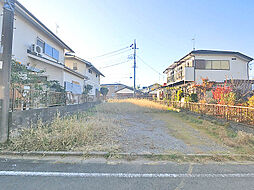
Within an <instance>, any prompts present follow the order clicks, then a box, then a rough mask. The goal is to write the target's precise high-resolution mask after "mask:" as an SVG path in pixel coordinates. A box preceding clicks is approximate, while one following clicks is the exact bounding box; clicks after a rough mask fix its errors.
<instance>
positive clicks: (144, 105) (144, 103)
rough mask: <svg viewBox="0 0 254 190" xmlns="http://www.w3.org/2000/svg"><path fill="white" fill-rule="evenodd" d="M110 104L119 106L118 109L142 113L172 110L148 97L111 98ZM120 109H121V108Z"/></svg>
mask: <svg viewBox="0 0 254 190" xmlns="http://www.w3.org/2000/svg"><path fill="white" fill-rule="evenodd" d="M108 102H109V103H113V104H108V105H109V106H115V107H117V108H118V111H125V112H141V113H144V112H146V113H151V112H163V111H164V112H165V111H168V110H171V108H169V107H168V106H166V105H162V104H159V103H156V102H153V101H150V100H147V99H135V98H130V99H110V100H108ZM119 109H120V110H119Z"/></svg>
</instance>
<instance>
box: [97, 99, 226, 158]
mask: <svg viewBox="0 0 254 190" xmlns="http://www.w3.org/2000/svg"><path fill="white" fill-rule="evenodd" d="M101 109H102V110H103V113H107V115H108V117H109V118H114V119H115V120H117V121H118V122H119V125H118V126H119V127H120V128H121V134H119V136H118V137H117V139H116V141H117V143H118V144H119V151H120V152H127V153H183V154H185V153H226V152H228V151H230V150H231V149H230V148H229V147H227V146H225V145H223V144H222V143H220V142H219V141H217V140H216V139H215V138H212V137H210V136H209V135H207V134H205V133H203V132H202V131H200V130H198V129H195V128H193V127H192V126H191V125H190V124H188V123H187V122H184V120H183V119H181V118H179V117H177V116H176V115H175V113H172V112H170V111H165V110H164V111H162V110H160V111H158V110H156V109H155V110H154V109H147V108H145V107H142V106H138V105H135V104H133V103H128V102H117V103H115V102H114V103H106V104H104V105H101V107H100V108H98V110H101Z"/></svg>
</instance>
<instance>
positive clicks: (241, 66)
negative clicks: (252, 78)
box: [195, 55, 248, 83]
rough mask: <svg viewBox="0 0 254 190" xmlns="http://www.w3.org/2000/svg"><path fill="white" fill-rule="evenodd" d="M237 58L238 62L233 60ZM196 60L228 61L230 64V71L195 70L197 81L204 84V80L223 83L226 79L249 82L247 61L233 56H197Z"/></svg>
mask: <svg viewBox="0 0 254 190" xmlns="http://www.w3.org/2000/svg"><path fill="white" fill-rule="evenodd" d="M232 58H236V60H232ZM195 59H205V60H228V61H229V63H230V68H229V70H200V69H195V81H196V82H197V83H202V78H206V77H207V78H208V79H209V80H210V81H216V82H223V81H224V80H226V79H241V80H248V71H247V61H245V60H243V59H241V58H239V57H236V56H234V55H231V56H219V55H196V56H195Z"/></svg>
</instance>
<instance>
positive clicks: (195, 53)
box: [163, 50, 253, 73]
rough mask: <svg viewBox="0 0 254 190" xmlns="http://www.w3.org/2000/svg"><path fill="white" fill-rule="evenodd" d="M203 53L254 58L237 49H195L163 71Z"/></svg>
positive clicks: (247, 58)
mask: <svg viewBox="0 0 254 190" xmlns="http://www.w3.org/2000/svg"><path fill="white" fill-rule="evenodd" d="M202 54H206V55H207V54H208V55H209V54H210V55H212V54H221V55H236V56H239V57H242V58H243V59H246V60H248V61H249V62H250V61H252V60H253V58H251V57H249V56H247V55H244V54H242V53H240V52H237V51H224V50H193V51H191V52H190V53H188V54H187V55H185V56H184V57H182V58H181V59H179V60H178V61H175V62H174V63H173V64H171V65H170V66H169V67H168V68H167V69H166V70H165V71H163V73H165V72H166V71H167V70H169V69H172V68H174V67H175V66H176V65H177V64H178V63H180V62H181V61H183V60H184V59H185V58H187V57H189V56H193V55H202Z"/></svg>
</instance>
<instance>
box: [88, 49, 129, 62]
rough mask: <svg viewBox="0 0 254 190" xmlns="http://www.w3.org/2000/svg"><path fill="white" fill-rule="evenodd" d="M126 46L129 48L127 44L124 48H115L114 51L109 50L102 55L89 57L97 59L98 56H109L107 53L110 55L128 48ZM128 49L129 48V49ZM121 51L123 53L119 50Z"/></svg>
mask: <svg viewBox="0 0 254 190" xmlns="http://www.w3.org/2000/svg"><path fill="white" fill-rule="evenodd" d="M128 48H130V47H129V46H127V47H124V48H121V49H118V50H115V51H111V52H108V53H105V54H102V55H98V56H95V57H92V58H90V59H98V58H101V57H105V56H109V55H111V54H114V53H117V52H120V51H122V50H125V49H128ZM129 50H130V49H129ZM129 50H128V51H129ZM124 52H125V51H124ZM121 53H123V52H121ZM116 55H117V54H116Z"/></svg>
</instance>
